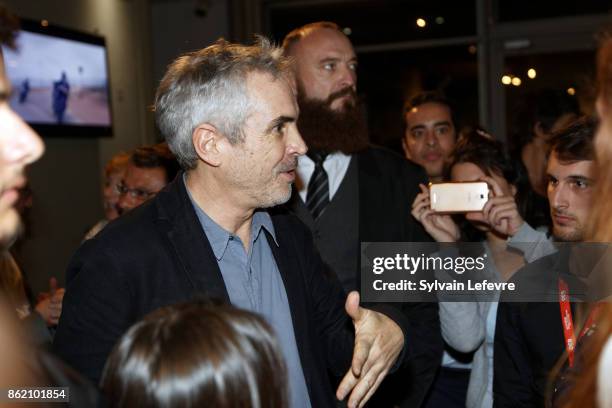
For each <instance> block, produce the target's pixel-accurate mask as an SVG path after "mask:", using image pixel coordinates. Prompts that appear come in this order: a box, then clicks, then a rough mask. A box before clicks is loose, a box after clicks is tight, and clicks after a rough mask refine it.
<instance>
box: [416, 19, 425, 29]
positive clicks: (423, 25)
mask: <svg viewBox="0 0 612 408" xmlns="http://www.w3.org/2000/svg"><path fill="white" fill-rule="evenodd" d="M416 25H417V26H419V27H421V28H423V27H425V26H426V25H427V21H425V20H424V19H422V18H417V21H416Z"/></svg>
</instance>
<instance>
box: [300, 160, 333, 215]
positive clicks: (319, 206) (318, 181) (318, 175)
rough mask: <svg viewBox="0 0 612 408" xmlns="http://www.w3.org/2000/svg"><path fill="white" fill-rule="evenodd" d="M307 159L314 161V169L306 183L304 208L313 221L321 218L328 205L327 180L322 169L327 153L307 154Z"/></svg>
mask: <svg viewBox="0 0 612 408" xmlns="http://www.w3.org/2000/svg"><path fill="white" fill-rule="evenodd" d="M308 157H310V158H311V159H312V161H314V164H315V169H314V172H313V173H312V177H310V181H309V182H308V192H307V193H306V207H308V210H310V213H311V214H312V218H314V219H315V220H316V219H317V218H319V216H321V214H322V213H323V210H325V207H326V206H327V204H329V180H328V178H327V172H326V171H325V169H324V168H323V162H324V161H325V158H326V157H327V153H321V152H308Z"/></svg>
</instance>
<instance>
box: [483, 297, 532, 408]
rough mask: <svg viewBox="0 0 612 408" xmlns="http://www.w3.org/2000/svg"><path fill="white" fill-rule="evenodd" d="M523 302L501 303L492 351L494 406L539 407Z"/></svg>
mask: <svg viewBox="0 0 612 408" xmlns="http://www.w3.org/2000/svg"><path fill="white" fill-rule="evenodd" d="M520 308H521V304H520V303H510V302H500V303H499V307H498V309H497V323H496V329H495V345H494V352H493V356H494V359H493V367H494V370H493V405H494V406H495V407H532V406H537V402H536V396H535V394H534V392H533V388H532V384H533V378H534V373H533V370H532V365H531V361H530V357H529V354H528V350H527V347H526V342H525V339H524V337H523V332H522V330H521V325H520Z"/></svg>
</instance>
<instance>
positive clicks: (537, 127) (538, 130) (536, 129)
mask: <svg viewBox="0 0 612 408" xmlns="http://www.w3.org/2000/svg"><path fill="white" fill-rule="evenodd" d="M533 134H534V135H535V138H536V139H539V140H541V141H545V140H546V139H547V136H548V135H547V134H546V132H545V131H544V128H543V127H542V122H536V123H535V124H534V125H533Z"/></svg>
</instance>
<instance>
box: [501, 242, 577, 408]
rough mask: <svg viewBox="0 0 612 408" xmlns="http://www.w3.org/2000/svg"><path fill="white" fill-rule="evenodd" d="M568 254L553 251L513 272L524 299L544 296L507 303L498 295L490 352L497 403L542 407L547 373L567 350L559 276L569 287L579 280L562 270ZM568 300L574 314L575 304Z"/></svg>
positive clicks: (565, 266)
mask: <svg viewBox="0 0 612 408" xmlns="http://www.w3.org/2000/svg"><path fill="white" fill-rule="evenodd" d="M567 259H568V257H567V252H561V254H559V253H555V254H552V255H549V256H546V257H543V258H540V259H538V260H537V261H535V262H533V263H530V264H528V265H526V266H524V267H523V268H522V269H520V270H519V271H517V272H516V273H515V275H514V276H513V277H512V280H511V281H512V282H515V283H516V285H517V288H519V289H520V288H524V289H525V290H521V292H524V293H525V296H526V297H527V298H533V299H537V298H539V299H542V300H546V301H540V302H535V301H534V302H506V300H507V297H508V295H506V296H505V295H502V296H501V297H500V303H499V306H498V309H497V323H496V329H495V345H494V351H493V360H494V362H493V365H494V374H493V405H494V406H495V407H544V406H545V398H546V396H547V394H548V383H549V375H550V372H551V370H552V369H553V368H554V367H555V365H556V364H557V362H558V361H559V359H560V358H561V357H562V356H563V354H564V353H565V339H564V337H563V327H562V325H561V313H560V308H559V301H558V278H559V276H563V277H564V279H565V280H566V281H569V282H568V285H569V286H570V290H571V288H573V287H574V288H575V287H577V286H578V285H579V283H577V282H576V283H574V282H572V281H570V279H572V277H571V276H569V275H568V274H567V273H565V271H566V270H567V262H568V260H567ZM574 279H575V278H574ZM525 284H527V285H528V286H527V287H524V286H523V285H525ZM529 286H530V287H531V288H530V287H529ZM530 289H531V290H532V291H530V292H529V293H526V292H525V291H526V290H530ZM570 305H571V309H572V313H573V315H574V316H576V304H575V303H574V302H571V303H570Z"/></svg>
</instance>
